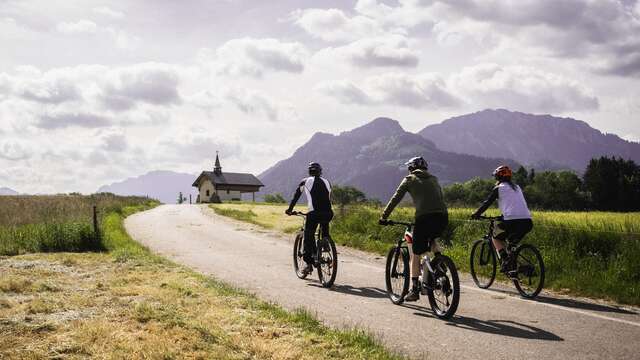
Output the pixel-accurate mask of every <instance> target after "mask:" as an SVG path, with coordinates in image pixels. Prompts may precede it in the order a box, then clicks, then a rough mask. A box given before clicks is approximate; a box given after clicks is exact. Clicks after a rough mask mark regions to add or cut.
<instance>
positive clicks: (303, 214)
mask: <svg viewBox="0 0 640 360" xmlns="http://www.w3.org/2000/svg"><path fill="white" fill-rule="evenodd" d="M291 215H292V216H307V213H303V212H302V211H292V212H291Z"/></svg>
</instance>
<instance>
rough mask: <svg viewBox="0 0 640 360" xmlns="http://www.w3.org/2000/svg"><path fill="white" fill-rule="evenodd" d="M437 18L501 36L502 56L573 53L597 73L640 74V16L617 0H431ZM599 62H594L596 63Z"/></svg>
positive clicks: (429, 7)
mask: <svg viewBox="0 0 640 360" xmlns="http://www.w3.org/2000/svg"><path fill="white" fill-rule="evenodd" d="M424 8H425V9H427V10H428V11H429V12H430V13H431V15H432V17H433V18H434V19H438V21H442V22H443V24H445V23H446V26H441V29H436V30H440V31H442V29H444V28H449V29H464V28H465V27H466V28H475V29H477V30H480V31H477V30H476V31H458V32H457V34H458V35H461V36H465V35H466V36H470V37H475V38H476V39H477V38H478V37H481V36H488V37H489V38H493V39H496V38H497V39H499V40H498V41H499V49H500V50H501V53H500V54H499V56H501V57H504V56H508V55H513V53H514V52H524V53H529V54H532V53H534V51H533V50H537V53H538V56H542V57H546V58H560V59H562V58H570V59H575V60H577V61H581V62H582V65H583V66H584V67H585V68H591V69H593V70H595V71H598V72H603V73H608V74H614V75H622V76H640V41H638V40H637V34H638V33H640V19H639V18H638V17H637V16H635V15H634V14H633V11H632V10H631V9H629V8H628V6H627V5H625V4H624V2H622V1H617V0H566V1H557V0H500V1H497V0H482V1H480V0H464V1H438V0H436V1H429V2H427V4H425V7H424ZM594 63H595V65H597V66H592V65H594Z"/></svg>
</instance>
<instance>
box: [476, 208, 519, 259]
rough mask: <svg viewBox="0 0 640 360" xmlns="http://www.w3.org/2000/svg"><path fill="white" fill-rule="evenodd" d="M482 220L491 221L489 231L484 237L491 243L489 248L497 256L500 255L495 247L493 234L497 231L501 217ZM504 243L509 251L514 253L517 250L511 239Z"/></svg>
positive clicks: (485, 217)
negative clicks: (497, 223) (497, 224)
mask: <svg viewBox="0 0 640 360" xmlns="http://www.w3.org/2000/svg"><path fill="white" fill-rule="evenodd" d="M480 219H482V220H489V231H488V232H487V233H486V234H485V235H484V237H483V238H484V239H485V240H488V241H489V246H490V247H491V250H493V251H494V252H495V253H496V254H498V251H497V250H496V247H495V245H494V244H493V232H494V230H495V227H496V221H498V220H500V219H501V217H499V216H496V217H490V216H480ZM504 243H505V245H506V248H507V249H509V251H511V252H513V251H514V250H515V246H513V244H511V240H510V239H505V240H504Z"/></svg>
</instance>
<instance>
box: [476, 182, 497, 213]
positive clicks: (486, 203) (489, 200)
mask: <svg viewBox="0 0 640 360" xmlns="http://www.w3.org/2000/svg"><path fill="white" fill-rule="evenodd" d="M497 199H498V187H497V186H496V187H494V188H493V191H491V194H489V197H487V199H486V200H485V201H484V202H483V203H482V205H480V208H478V210H476V212H475V213H474V214H473V215H476V216H479V215H482V213H484V212H485V211H487V209H488V208H489V206H491V204H493V202H494V201H496V200H497Z"/></svg>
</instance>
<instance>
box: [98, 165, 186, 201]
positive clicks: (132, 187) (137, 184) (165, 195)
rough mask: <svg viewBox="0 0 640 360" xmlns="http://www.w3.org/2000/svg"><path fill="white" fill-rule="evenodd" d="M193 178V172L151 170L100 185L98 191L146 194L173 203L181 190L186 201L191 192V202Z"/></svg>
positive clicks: (120, 193)
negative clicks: (140, 174) (109, 183)
mask: <svg viewBox="0 0 640 360" xmlns="http://www.w3.org/2000/svg"><path fill="white" fill-rule="evenodd" d="M195 179H196V176H195V175H193V174H185V173H177V172H173V171H151V172H149V173H147V174H144V175H142V176H138V177H133V178H129V179H126V180H124V181H121V182H117V183H114V184H111V185H105V186H102V187H101V188H100V189H98V192H111V193H114V194H117V195H141V196H145V195H146V196H149V197H151V198H154V199H158V200H160V201H162V202H163V203H166V204H175V203H176V201H177V199H178V193H179V192H180V191H182V194H183V195H184V196H186V197H187V201H188V199H189V194H192V195H193V202H195V200H196V194H197V191H196V189H195V188H193V187H191V184H192V183H193V181H194V180H195Z"/></svg>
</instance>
